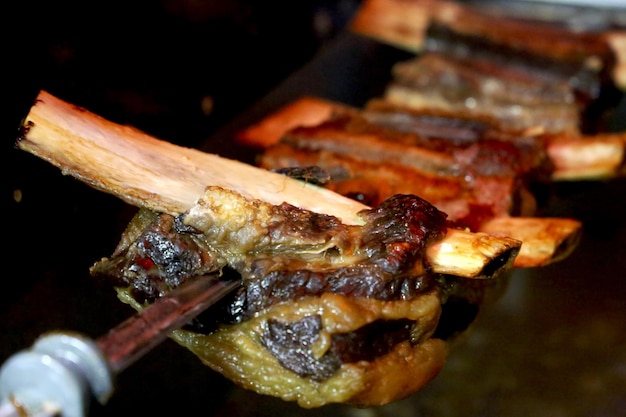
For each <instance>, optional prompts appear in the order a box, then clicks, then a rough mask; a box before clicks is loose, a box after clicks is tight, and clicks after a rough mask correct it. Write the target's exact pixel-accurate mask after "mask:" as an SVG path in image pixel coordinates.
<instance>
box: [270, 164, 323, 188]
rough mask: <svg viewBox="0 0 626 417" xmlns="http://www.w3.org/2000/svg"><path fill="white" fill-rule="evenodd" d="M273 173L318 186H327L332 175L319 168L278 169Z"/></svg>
mask: <svg viewBox="0 0 626 417" xmlns="http://www.w3.org/2000/svg"><path fill="white" fill-rule="evenodd" d="M272 171H274V172H277V173H279V174H283V175H286V176H288V177H290V178H294V179H297V180H302V181H305V182H308V183H311V184H316V185H325V184H328V182H329V181H330V174H329V173H328V172H327V171H326V170H323V169H322V168H320V167H318V166H310V167H288V168H276V169H273V170H272Z"/></svg>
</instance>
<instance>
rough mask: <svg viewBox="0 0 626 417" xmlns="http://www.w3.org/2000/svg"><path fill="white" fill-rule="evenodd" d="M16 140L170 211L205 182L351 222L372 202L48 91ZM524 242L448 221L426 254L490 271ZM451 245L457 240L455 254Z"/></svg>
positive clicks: (464, 269)
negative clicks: (197, 146) (157, 133)
mask: <svg viewBox="0 0 626 417" xmlns="http://www.w3.org/2000/svg"><path fill="white" fill-rule="evenodd" d="M17 146H18V147H19V148H20V149H22V150H25V151H27V152H30V153H32V154H34V155H36V156H38V157H40V158H42V159H44V160H46V161H48V162H50V163H51V164H53V165H55V166H57V167H59V168H60V169H61V170H62V172H63V173H64V174H68V175H72V176H74V177H76V178H78V179H79V180H81V181H83V182H85V183H87V184H88V185H90V186H92V187H94V188H96V189H99V190H101V191H104V192H107V193H111V194H113V195H115V196H117V197H119V198H120V199H122V200H124V201H126V202H128V203H129V204H132V205H135V206H139V207H146V208H150V209H152V210H156V211H160V212H166V213H170V214H173V215H177V214H180V213H183V212H185V211H187V210H188V209H190V208H191V207H192V206H193V205H194V204H195V203H196V201H197V200H198V199H199V198H200V196H201V195H202V194H203V193H204V192H205V189H206V187H207V186H218V187H222V188H225V189H229V190H232V191H235V192H237V193H239V194H241V195H243V196H244V197H248V198H253V199H259V200H263V201H266V202H268V203H271V204H281V203H283V202H288V203H290V204H292V205H295V206H297V207H300V208H303V209H307V210H311V211H314V212H318V213H325V214H330V215H334V216H336V217H338V218H340V219H341V220H342V221H343V222H344V223H347V224H359V223H361V219H360V218H359V217H358V215H357V213H358V212H359V211H361V210H363V209H365V208H367V206H364V205H363V204H360V203H358V202H356V201H354V200H351V199H349V198H346V197H343V196H341V195H339V194H336V193H333V192H331V191H329V190H325V189H323V188H320V187H317V186H313V185H310V184H305V183H303V182H300V181H296V180H293V179H290V178H287V177H285V176H283V175H280V174H276V173H272V172H269V171H266V170H262V169H260V168H256V167H253V166H251V165H247V164H244V163H241V162H238V161H234V160H230V159H226V158H222V157H220V156H218V155H214V154H208V153H204V152H200V151H198V150H194V149H189V148H184V147H180V146H177V145H174V144H171V143H168V142H165V141H162V140H159V139H156V138H154V137H151V136H150V135H147V134H145V133H143V132H141V131H139V130H137V129H135V128H132V127H128V126H121V125H119V124H116V123H113V122H111V121H108V120H105V119H104V118H102V117H100V116H98V115H96V114H93V113H91V112H89V111H87V110H85V109H83V108H81V107H77V106H74V105H72V104H69V103H66V102H64V101H62V100H60V99H58V98H56V97H54V96H52V95H50V94H49V93H47V92H45V91H42V92H40V94H39V96H38V98H37V101H36V103H35V104H34V105H33V107H32V108H31V110H30V112H29V113H28V115H27V116H26V118H25V121H24V129H23V132H22V136H21V137H20V138H19V139H18V143H17ZM485 242H487V244H485ZM520 246H521V242H520V241H518V240H515V239H512V238H510V237H506V236H504V237H495V236H491V235H488V234H484V233H470V232H464V231H459V230H454V229H449V232H448V235H447V236H446V237H445V238H444V240H443V241H442V242H440V243H439V244H438V245H434V246H431V247H430V248H429V250H428V251H427V254H426V258H427V261H428V263H429V264H430V265H431V266H432V267H433V268H434V271H435V272H441V273H454V274H455V275H458V276H462V277H468V278H485V277H489V276H494V275H497V274H498V273H499V272H502V271H503V270H506V269H508V268H510V267H511V266H512V265H513V262H514V259H515V257H516V256H517V253H518V252H519V248H520ZM448 247H453V248H455V252H454V253H453V254H452V255H453V256H451V253H450V251H448V250H445V249H447V248H448ZM451 263H452V264H451ZM486 274H488V275H489V276H487V275H486Z"/></svg>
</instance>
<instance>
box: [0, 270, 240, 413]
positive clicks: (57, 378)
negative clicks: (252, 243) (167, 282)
mask: <svg viewBox="0 0 626 417" xmlns="http://www.w3.org/2000/svg"><path fill="white" fill-rule="evenodd" d="M239 285H240V281H238V280H235V281H219V280H218V279H217V278H216V277H215V276H202V277H197V278H195V279H192V280H190V281H189V283H187V284H185V285H184V286H182V287H180V288H177V289H176V290H174V291H172V292H171V293H169V294H168V295H166V296H164V297H161V298H159V299H158V300H157V301H155V302H154V303H152V304H150V305H149V306H147V307H146V308H144V309H143V310H142V311H140V312H139V313H137V314H135V315H134V316H132V317H131V318H129V319H128V320H126V321H124V322H122V323H121V324H120V325H118V326H117V327H115V328H113V329H112V330H110V331H109V332H108V333H107V334H106V335H104V336H102V337H100V338H99V339H98V340H96V341H94V340H92V339H90V338H89V337H86V336H84V335H81V334H79V333H74V332H61V331H58V332H50V333H49V334H45V335H43V336H41V337H40V338H38V339H37V340H36V341H35V343H34V344H33V346H32V347H31V348H30V349H28V350H24V351H22V352H18V353H16V354H15V355H13V356H11V357H10V358H9V359H8V360H7V361H6V362H5V363H4V364H3V366H2V368H1V369H0V417H12V416H15V417H40V416H41V417H43V416H64V417H83V416H85V415H86V413H87V411H88V409H89V403H90V400H91V399H92V398H95V399H96V400H97V401H98V402H100V403H101V404H105V403H106V402H107V401H108V400H109V398H110V397H111V395H112V394H113V390H114V378H115V376H116V375H117V374H118V373H120V372H121V371H123V370H124V369H126V368H127V367H128V366H130V365H131V364H132V363H134V362H135V361H136V360H137V359H139V358H140V357H142V356H143V355H145V354H146V353H147V352H149V351H150V350H151V349H153V348H154V347H155V346H157V345H158V344H159V343H161V342H162V341H163V340H165V339H166V338H167V337H168V335H169V334H170V333H171V332H172V331H173V330H176V329H178V328H180V327H182V326H183V325H185V324H186V323H188V322H189V321H190V320H191V319H192V318H193V317H195V316H197V315H198V314H200V313H201V312H202V311H204V310H206V309H207V308H208V307H210V306H211V305H213V304H214V303H215V302H216V301H218V300H219V299H221V298H222V297H224V296H225V295H226V294H228V293H229V292H231V291H232V290H234V289H235V288H237V287H238V286H239Z"/></svg>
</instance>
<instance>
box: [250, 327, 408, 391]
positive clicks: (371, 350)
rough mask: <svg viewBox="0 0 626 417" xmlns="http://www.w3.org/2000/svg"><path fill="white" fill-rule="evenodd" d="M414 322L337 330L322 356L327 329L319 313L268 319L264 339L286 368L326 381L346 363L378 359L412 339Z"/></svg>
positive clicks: (304, 375)
mask: <svg viewBox="0 0 626 417" xmlns="http://www.w3.org/2000/svg"><path fill="white" fill-rule="evenodd" d="M412 325H413V322H412V321H410V320H389V321H388V320H380V321H375V322H373V323H370V324H368V325H366V326H363V327H361V328H359V329H358V330H355V331H353V332H347V333H335V334H333V335H332V336H331V342H330V348H329V349H328V350H327V351H326V352H325V353H324V355H322V356H319V357H318V356H317V355H316V354H315V344H316V343H319V339H320V337H321V336H320V332H321V331H322V329H323V327H322V320H321V318H320V316H319V315H312V316H307V317H304V318H303V319H301V320H299V321H296V322H281V321H279V320H275V319H272V320H268V322H267V325H266V328H265V332H264V334H263V336H262V341H263V344H264V345H265V347H266V348H267V349H268V350H269V351H270V352H271V353H272V355H274V356H275V357H276V358H277V359H278V361H279V362H280V363H281V364H282V365H283V366H284V367H285V368H287V369H290V370H292V371H293V372H295V373H296V374H298V375H300V376H301V377H307V378H311V379H313V380H315V381H323V380H325V379H327V378H329V377H331V376H332V375H333V374H334V373H335V372H336V371H337V370H338V369H339V368H340V367H341V364H342V363H354V362H358V361H371V360H374V359H376V358H378V357H380V356H383V355H385V354H386V353H388V352H389V351H391V349H392V348H393V347H394V346H395V345H397V344H398V343H400V342H403V341H407V340H410V339H411V328H412Z"/></svg>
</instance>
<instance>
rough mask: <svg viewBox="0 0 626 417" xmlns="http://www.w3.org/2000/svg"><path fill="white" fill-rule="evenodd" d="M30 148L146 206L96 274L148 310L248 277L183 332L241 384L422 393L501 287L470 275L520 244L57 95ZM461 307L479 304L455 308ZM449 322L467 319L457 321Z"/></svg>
mask: <svg viewBox="0 0 626 417" xmlns="http://www.w3.org/2000/svg"><path fill="white" fill-rule="evenodd" d="M17 145H18V147H19V148H21V149H23V150H25V151H28V152H31V153H33V154H34V155H37V156H39V157H40V158H43V159H45V160H47V161H48V162H50V163H52V164H54V165H56V166H58V167H59V168H61V170H62V171H63V172H64V173H65V174H70V175H72V176H74V177H76V178H78V179H80V180H82V181H84V182H85V183H87V184H89V185H91V186H93V187H95V188H97V189H100V190H102V191H105V192H109V193H112V194H114V195H116V196H118V197H120V198H122V199H123V200H124V201H127V202H129V203H131V204H134V205H136V206H138V207H140V208H141V209H140V210H139V212H138V213H137V216H136V217H135V218H134V219H133V221H132V222H131V223H130V224H129V225H128V228H127V230H126V232H125V233H124V235H123V236H122V239H121V241H120V243H119V245H118V247H117V248H116V249H115V251H114V253H113V254H112V256H110V257H108V258H103V259H102V260H100V261H99V262H97V263H96V264H95V265H94V266H93V268H92V270H91V272H92V274H93V275H94V276H95V277H98V278H102V279H108V280H110V282H112V283H113V284H114V285H115V286H116V288H117V290H118V292H119V297H120V298H121V299H122V300H123V301H124V302H127V303H128V304H130V305H132V306H133V307H134V308H136V309H141V308H142V306H143V305H144V303H146V302H150V301H151V299H154V298H155V297H158V296H160V294H162V293H165V292H167V291H168V290H169V289H170V288H173V287H175V286H177V285H179V284H180V283H181V282H183V281H184V280H185V279H189V277H191V276H192V275H196V274H205V273H223V274H228V273H233V272H234V273H238V274H241V276H242V278H243V282H244V285H243V286H242V288H243V290H242V291H243V292H239V293H237V294H236V295H234V297H235V298H233V299H227V300H225V301H226V304H225V306H224V317H222V318H219V317H217V318H216V317H213V322H212V323H209V326H205V325H206V324H207V323H206V322H204V323H198V322H196V323H192V324H190V327H189V328H188V329H185V330H179V331H177V332H175V334H174V335H173V336H172V337H173V338H174V339H175V340H176V341H178V342H179V343H180V344H181V345H183V346H186V347H187V348H189V349H190V350H192V351H193V352H194V353H195V354H196V355H198V356H199V357H200V359H201V360H202V361H203V362H204V363H205V364H206V365H208V366H210V367H212V368H213V369H215V370H217V371H219V372H221V373H223V374H224V375H226V376H227V377H229V378H231V379H232V380H233V381H236V382H237V383H238V384H240V385H242V386H244V387H246V388H249V389H253V390H255V391H257V392H260V393H264V394H268V395H275V396H278V397H281V398H283V399H285V400H290V401H297V402H298V403H299V404H300V405H302V406H303V407H316V406H321V405H323V404H327V403H331V402H348V403H352V404H358V405H376V404H385V403H388V402H390V401H393V400H395V399H398V398H402V397H404V396H406V395H409V394H410V393H412V392H414V391H415V390H418V389H420V388H421V387H422V386H423V385H424V384H426V383H427V382H428V381H429V380H430V379H432V378H433V377H434V376H435V375H436V374H437V373H438V372H439V370H440V369H441V367H442V366H443V364H444V362H445V359H446V357H447V354H448V349H449V346H450V344H451V343H453V341H454V339H455V336H456V335H457V334H459V333H460V332H462V331H463V330H464V329H465V328H466V326H467V325H468V324H469V323H471V321H472V320H473V317H474V313H475V312H476V310H477V309H478V307H479V306H480V305H482V304H483V300H484V299H485V297H486V294H487V292H488V291H489V290H490V288H492V287H493V286H494V285H496V286H497V284H498V283H499V282H501V280H498V279H467V278H464V277H470V278H490V277H491V278H494V277H497V276H500V274H501V273H503V272H505V271H507V270H509V269H510V268H511V266H512V265H513V261H514V259H515V257H516V255H517V254H518V252H519V249H520V244H521V242H519V241H518V240H515V239H512V238H509V237H506V236H493V235H490V234H486V233H471V232H467V231H463V230H457V229H453V228H449V227H448V223H447V219H446V215H445V214H444V213H443V212H441V211H439V210H437V209H436V208H434V207H433V206H432V205H430V204H429V203H427V202H426V201H424V200H422V199H419V198H418V197H415V196H412V195H398V196H394V197H393V198H391V199H389V200H388V201H386V202H385V203H384V204H381V205H380V206H377V207H374V208H370V207H368V206H365V205H363V204H361V203H358V202H356V201H354V200H351V199H348V198H345V197H342V196H340V195H338V194H336V193H333V192H331V191H329V190H325V189H323V188H320V187H317V186H313V185H311V184H306V183H303V182H301V181H297V180H294V179H291V178H288V177H285V176H283V175H280V174H276V173H271V172H268V171H265V170H262V169H260V168H255V167H252V166H248V165H246V164H241V163H238V162H236V161H231V160H226V159H224V158H220V157H219V156H217V155H210V154H206V153H202V152H199V151H195V150H192V149H187V148H181V147H177V146H175V145H172V144H169V143H166V142H163V141H160V140H157V139H155V138H152V137H150V136H149V135H146V134H144V133H142V132H140V131H138V130H136V129H133V128H130V127H126V126H120V125H117V124H115V123H112V122H109V121H107V120H105V119H102V118H101V117H98V116H97V115H95V114H93V113H90V112H89V111H87V110H85V109H83V108H80V107H77V106H73V105H71V104H69V103H65V102H63V101H62V100H59V99H57V98H55V97H53V96H51V95H50V94H48V93H46V92H41V93H40V95H39V96H38V98H37V101H36V102H35V104H34V106H33V107H32V108H31V110H30V112H29V114H28V115H27V117H26V119H25V121H24V127H23V129H22V132H21V136H20V137H19V140H18V143H17ZM458 303H462V304H465V305H468V306H470V307H472V308H471V309H470V310H471V311H473V312H474V313H472V314H470V315H466V314H461V315H460V316H459V315H458V314H456V315H455V313H454V311H458V310H456V309H452V310H451V311H452V312H449V311H448V310H449V309H448V308H447V307H446V306H449V305H452V304H458ZM463 311H468V310H467V309H465V310H463ZM450 314H452V316H451V317H450ZM442 317H446V320H445V323H450V322H452V323H460V324H459V325H457V326H453V327H452V328H450V327H446V328H442V327H441V326H439V323H440V319H441V318H442ZM290 335H291V336H290ZM294 336H295V337H294ZM368 346H369V347H370V348H371V347H372V346H373V347H374V348H373V349H365V347H368ZM294 352H295V353H296V355H295V356H294V355H293V354H294ZM259 367H263V368H264V369H266V372H267V373H266V374H264V375H260V374H259V373H258V372H257V370H258V369H259Z"/></svg>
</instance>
